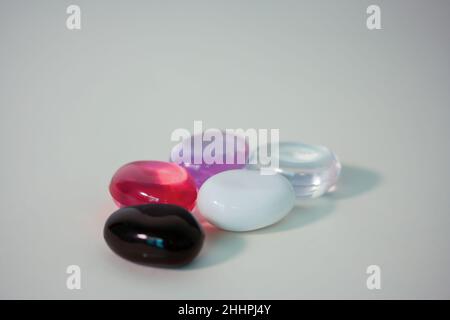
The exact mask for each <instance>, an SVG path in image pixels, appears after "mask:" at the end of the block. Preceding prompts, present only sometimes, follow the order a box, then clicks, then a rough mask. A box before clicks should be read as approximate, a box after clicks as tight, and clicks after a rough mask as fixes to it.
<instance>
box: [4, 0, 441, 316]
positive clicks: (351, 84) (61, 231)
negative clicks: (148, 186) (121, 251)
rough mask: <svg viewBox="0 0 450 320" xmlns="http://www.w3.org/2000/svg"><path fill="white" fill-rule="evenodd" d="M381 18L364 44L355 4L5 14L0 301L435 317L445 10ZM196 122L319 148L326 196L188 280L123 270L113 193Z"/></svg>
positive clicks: (34, 4)
mask: <svg viewBox="0 0 450 320" xmlns="http://www.w3.org/2000/svg"><path fill="white" fill-rule="evenodd" d="M376 3H378V4H379V5H380V6H381V10H382V13H381V17H382V28H383V29H382V30H374V31H370V30H368V29H367V28H366V24H365V23H366V16H367V14H366V9H367V7H368V6H369V5H371V4H374V2H373V1H368V0H347V1H336V0H327V1H325V0H308V1H304V0H302V1H299V0H291V1H288V0H278V1H275V0H274V1H267V0H262V1H242V0H239V1H238V0H227V1H225V0H223V1H222V0H214V1H211V0H208V1H206V0H205V1H197V0H191V1H181V0H173V1H155V0H148V1H125V0H122V1H110V0H109V1H107V0H96V1H92V0H77V1H76V4H78V5H79V6H80V7H81V10H82V16H83V18H82V19H83V21H82V30H79V31H69V30H67V29H66V26H65V20H66V17H67V14H66V8H67V6H69V5H70V4H74V2H73V1H68V0H67V1H66V0H53V1H25V0H9V1H0V24H1V27H0V48H1V50H0V71H1V72H0V124H1V125H0V133H1V134H0V150H1V157H0V190H1V192H0V199H1V201H0V254H1V258H0V297H2V298H41V299H47V298H60V299H79V298H84V299H90V298H100V299H106V298H115V299H133V298H134V299H176V298H178V299H198V298H203V299H216V298H223V299H271V298H272V299H281V298H286V299H299V298H310V299H317V298H341V299H346V298H357V299H361V298H366V299H381V298H384V299H390V298H394V299H410V298H424V299H428V298H441V299H442V298H446V299H449V298H450V276H449V270H450V232H449V230H450V209H449V208H450V196H449V183H448V182H449V181H450V170H449V164H450V144H449V137H450V107H449V106H450V103H449V102H450V90H449V87H450V73H449V71H448V70H450V59H449V57H450V33H449V30H450V18H449V12H450V10H449V9H450V2H449V1H437V0H432V1H418V0H396V1H386V0H379V1H376ZM194 120H203V122H204V127H205V128H244V129H246V128H266V129H271V128H279V129H280V139H282V140H285V141H307V142H308V143H312V144H321V145H326V146H328V147H330V148H331V149H332V150H334V151H335V152H336V153H337V154H338V155H339V157H340V160H341V161H342V164H343V169H342V173H341V178H340V180H339V183H338V188H337V190H336V192H335V193H333V194H329V195H325V196H324V197H321V198H318V199H314V200H313V201H309V202H308V203H301V204H299V205H298V206H296V207H295V208H294V210H293V211H292V212H291V213H290V214H289V215H288V216H287V217H286V218H285V219H283V220H281V221H280V222H279V223H277V224H275V225H273V226H270V227H268V228H264V229H261V230H257V231H253V232H245V233H236V232H225V231H218V230H215V229H212V228H208V229H207V230H206V231H207V232H206V239H205V247H204V248H203V249H202V251H201V252H200V255H199V256H198V257H197V259H196V260H195V261H193V263H192V264H191V265H189V266H186V268H183V269H180V270H178V269H177V270H167V269H156V268H146V267H144V266H139V265H134V264H132V263H129V262H127V261H123V259H121V258H119V257H117V256H115V255H114V254H113V253H112V252H111V250H109V248H108V247H107V245H106V244H105V242H104V240H103V236H102V230H103V225H104V223H105V221H106V219H107V217H108V216H109V214H111V213H112V212H114V211H115V210H117V208H116V206H115V205H114V204H113V203H112V201H111V197H110V196H109V193H108V185H109V182H110V180H111V176H112V175H113V174H114V172H115V171H116V170H117V168H119V167H120V166H121V165H123V164H124V163H128V162H131V161H135V160H142V159H156V160H167V157H168V153H169V152H170V150H171V148H172V147H173V146H174V143H172V142H171V141H170V135H171V133H172V132H173V130H175V129H176V128H186V129H189V130H191V131H192V130H193V121H194ZM72 264H75V265H78V266H80V268H81V272H82V274H81V280H82V282H81V288H82V289H81V290H68V289H67V287H66V280H67V277H68V275H67V273H66V268H67V266H69V265H72ZM373 264H376V265H378V266H380V268H381V285H382V289H381V290H368V289H367V287H366V280H367V277H368V275H367V274H366V270H367V267H368V266H369V265H373ZM150 311H151V310H149V312H150Z"/></svg>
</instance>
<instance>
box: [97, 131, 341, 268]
mask: <svg viewBox="0 0 450 320" xmlns="http://www.w3.org/2000/svg"><path fill="white" fill-rule="evenodd" d="M221 134H222V141H223V142H230V141H234V143H232V144H231V145H232V146H233V148H231V150H230V148H227V147H226V146H227V145H228V146H229V145H230V144H227V143H222V144H221V145H222V146H223V148H222V150H221V149H220V148H219V149H218V148H215V150H214V151H213V152H212V153H210V154H211V155H213V157H212V158H213V161H211V159H209V161H205V159H204V158H203V157H202V156H203V155H204V154H205V152H206V151H208V150H207V149H208V148H211V146H210V144H208V143H205V142H202V144H201V145H197V146H196V147H194V146H193V144H194V140H195V138H196V137H195V136H192V137H190V138H189V139H185V140H184V141H182V142H181V143H179V144H178V145H176V146H175V147H174V148H173V149H172V152H171V157H170V161H169V162H166V161H153V160H148V161H136V162H131V163H128V164H125V165H124V166H122V167H121V168H119V169H118V170H117V171H116V173H115V174H114V176H113V177H112V180H111V184H110V186H109V190H110V193H111V195H112V198H113V200H114V201H115V203H116V204H117V205H118V206H119V207H120V209H119V210H117V211H116V212H114V213H113V214H112V215H111V216H110V217H109V218H108V219H107V221H106V224H105V227H104V238H105V240H106V243H107V244H108V246H109V247H110V248H111V249H112V250H113V251H114V252H115V253H117V254H118V255H119V256H121V257H123V258H125V259H128V260H130V261H133V262H136V263H140V264H145V265H153V266H181V265H185V264H187V263H189V262H191V261H192V260H193V259H194V258H195V257H196V256H197V255H198V253H199V252H200V250H201V248H202V246H203V242H204V238H205V235H204V231H203V228H202V226H201V224H200V223H199V219H198V218H199V217H203V218H204V219H205V220H206V221H207V222H208V223H210V224H212V225H214V226H215V227H217V228H220V229H224V230H228V231H250V230H256V229H260V228H264V227H267V226H269V225H272V224H274V223H276V222H278V221H280V220H281V219H283V218H284V217H285V216H286V215H287V214H288V213H289V212H290V211H291V210H292V208H293V207H294V205H295V202H296V200H297V199H308V198H316V197H319V196H321V195H323V194H325V193H327V192H330V191H333V190H334V189H335V186H336V183H337V181H338V178H339V174H340V171H341V165H340V163H339V160H338V158H337V157H336V155H335V154H334V153H333V152H332V151H330V150H329V149H328V148H326V147H323V146H314V145H307V144H303V143H292V142H280V143H279V144H278V145H277V147H278V152H276V153H272V154H271V159H272V160H276V163H278V166H277V167H276V169H275V170H274V172H272V174H267V173H266V174H262V172H263V171H262V170H261V169H262V168H263V167H264V166H263V165H262V164H261V161H259V157H258V154H259V151H260V150H259V149H260V148H265V149H266V150H270V149H271V146H270V145H266V146H262V147H261V146H260V147H259V148H257V149H256V150H254V151H253V152H250V150H249V145H248V143H247V142H246V140H245V139H244V138H242V137H239V136H236V135H231V134H229V133H224V132H221ZM201 141H204V139H201ZM185 150H190V151H193V152H190V153H189V155H188V156H186V154H184V155H183V152H186V151H185ZM210 151H211V150H210ZM199 159H200V160H199ZM192 212H194V213H192Z"/></svg>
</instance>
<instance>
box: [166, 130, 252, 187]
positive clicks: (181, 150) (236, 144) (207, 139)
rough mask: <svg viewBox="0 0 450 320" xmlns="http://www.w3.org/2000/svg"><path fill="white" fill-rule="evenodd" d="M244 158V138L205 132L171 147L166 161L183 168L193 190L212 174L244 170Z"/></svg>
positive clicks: (209, 131) (210, 131) (245, 145)
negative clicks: (191, 179)
mask: <svg viewBox="0 0 450 320" xmlns="http://www.w3.org/2000/svg"><path fill="white" fill-rule="evenodd" d="M248 157H249V146H248V143H247V141H246V139H245V137H243V136H240V135H237V134H234V133H228V132H224V131H220V130H207V131H204V132H203V133H200V134H196V135H193V136H190V137H189V138H186V139H184V140H183V141H181V142H180V143H178V144H177V145H175V146H174V147H173V148H172V152H171V155H170V161H172V162H175V163H178V164H179V165H180V166H182V167H184V168H186V170H187V171H188V172H189V174H190V175H191V176H192V177H193V178H194V180H195V184H196V185H197V188H200V186H201V185H202V184H203V183H204V182H205V181H206V180H207V179H208V178H210V177H212V176H213V175H215V174H218V173H220V172H223V171H227V170H234V169H242V168H244V167H245V165H246V164H247V162H248Z"/></svg>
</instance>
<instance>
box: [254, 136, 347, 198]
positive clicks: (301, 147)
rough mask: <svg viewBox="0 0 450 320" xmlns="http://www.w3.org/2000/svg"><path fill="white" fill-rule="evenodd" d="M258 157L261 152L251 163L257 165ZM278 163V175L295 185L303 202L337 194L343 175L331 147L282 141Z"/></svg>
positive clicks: (257, 166) (297, 194)
mask: <svg viewBox="0 0 450 320" xmlns="http://www.w3.org/2000/svg"><path fill="white" fill-rule="evenodd" d="M269 148H270V147H269ZM256 156H257V153H256V152H255V153H253V154H252V155H251V156H250V159H249V162H250V163H252V162H257V158H256ZM275 156H276V155H272V157H275ZM278 161H279V170H277V172H279V173H281V174H282V175H284V176H285V177H286V178H287V179H288V180H289V181H290V182H291V184H292V186H293V187H294V189H295V193H296V196H297V198H300V199H301V198H317V197H319V196H321V195H323V194H324V193H326V192H328V191H333V190H334V189H335V186H336V183H337V181H338V179H339V175H340V172H341V164H340V162H339V160H338V158H337V156H336V155H335V154H334V153H333V152H332V151H331V150H330V149H328V148H327V147H324V146H319V145H308V144H305V143H299V142H280V143H279V155H278ZM247 168H249V169H258V168H259V165H258V164H256V165H255V164H249V165H248V166H247Z"/></svg>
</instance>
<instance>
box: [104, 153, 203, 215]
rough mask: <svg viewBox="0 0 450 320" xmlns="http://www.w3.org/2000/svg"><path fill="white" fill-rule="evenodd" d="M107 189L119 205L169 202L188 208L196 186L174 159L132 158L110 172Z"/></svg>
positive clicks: (195, 195)
mask: <svg viewBox="0 0 450 320" xmlns="http://www.w3.org/2000/svg"><path fill="white" fill-rule="evenodd" d="M109 191H110V193H111V195H112V197H113V199H114V201H115V202H116V204H117V205H118V206H119V207H124V206H133V205H138V204H146V203H169V204H175V205H179V206H181V207H183V208H186V209H187V210H192V209H193V208H194V206H195V200H196V198H197V188H196V186H195V182H194V180H193V179H192V177H190V176H189V174H188V172H187V171H186V170H185V169H184V168H182V167H180V166H178V165H177V164H175V163H170V162H163V161H136V162H131V163H128V164H126V165H124V166H122V167H121V168H119V170H117V172H116V173H115V174H114V176H113V178H112V180H111V183H110V186H109Z"/></svg>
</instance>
